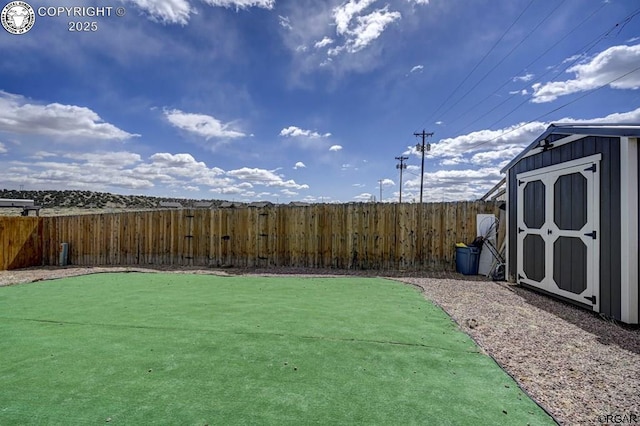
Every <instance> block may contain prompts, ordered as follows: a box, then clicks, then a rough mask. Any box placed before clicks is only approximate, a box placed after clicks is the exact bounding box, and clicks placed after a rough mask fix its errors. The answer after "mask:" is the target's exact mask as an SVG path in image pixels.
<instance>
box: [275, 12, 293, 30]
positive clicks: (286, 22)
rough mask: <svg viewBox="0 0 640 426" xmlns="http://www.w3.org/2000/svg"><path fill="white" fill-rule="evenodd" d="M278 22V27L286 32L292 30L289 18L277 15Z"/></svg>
mask: <svg viewBox="0 0 640 426" xmlns="http://www.w3.org/2000/svg"><path fill="white" fill-rule="evenodd" d="M278 22H279V23H280V26H281V27H282V28H286V29H288V30H292V29H293V27H292V26H291V22H290V21H289V17H288V16H282V15H278Z"/></svg>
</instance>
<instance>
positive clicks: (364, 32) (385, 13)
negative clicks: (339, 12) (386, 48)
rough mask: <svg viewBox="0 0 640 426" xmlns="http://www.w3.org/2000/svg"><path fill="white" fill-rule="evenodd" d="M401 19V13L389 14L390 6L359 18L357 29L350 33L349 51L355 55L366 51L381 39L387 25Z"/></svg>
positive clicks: (357, 19)
mask: <svg viewBox="0 0 640 426" xmlns="http://www.w3.org/2000/svg"><path fill="white" fill-rule="evenodd" d="M401 17H402V15H401V14H400V12H389V6H385V7H383V8H382V9H378V10H375V11H374V12H372V13H370V14H368V15H365V16H358V17H357V18H356V21H357V24H356V26H355V28H354V29H353V30H351V31H349V35H350V36H351V37H350V38H349V39H348V40H347V44H346V46H347V50H348V51H349V52H352V53H354V52H358V51H360V50H362V49H364V48H365V47H367V46H368V45H369V44H370V43H371V42H372V41H374V40H375V39H377V38H378V37H380V35H381V34H382V32H383V31H384V30H385V28H386V27H387V25H389V24H391V23H392V22H394V21H396V20H398V19H400V18H401Z"/></svg>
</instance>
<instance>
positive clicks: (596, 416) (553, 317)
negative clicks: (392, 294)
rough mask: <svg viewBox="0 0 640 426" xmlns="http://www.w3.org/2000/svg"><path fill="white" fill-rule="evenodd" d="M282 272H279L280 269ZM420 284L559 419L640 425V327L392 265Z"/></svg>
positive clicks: (34, 277)
mask: <svg viewBox="0 0 640 426" xmlns="http://www.w3.org/2000/svg"><path fill="white" fill-rule="evenodd" d="M134 271H141V272H152V271H163V272H173V273H201V274H216V275H236V274H258V275H282V274H289V275H291V274H294V275H304V276H332V275H359V276H380V272H375V271H337V270H317V269H312V270H309V269H286V270H280V269H278V270H273V269H225V270H219V269H213V270H211V269H207V270H202V269H198V268H181V269H179V270H175V269H171V268H154V269H147V268H136V267H92V268H75V267H68V268H29V269H22V270H14V271H0V286H3V285H12V284H18V283H28V282H34V281H40V280H44V279H54V278H61V277H66V276H75V275H84V274H88V273H101V272H134ZM274 272H275V273H274ZM383 274H384V277H386V278H390V279H394V280H398V281H402V282H404V283H407V284H411V285H413V286H416V287H418V288H420V289H421V290H422V291H423V293H424V295H425V297H426V298H427V299H429V300H431V301H433V302H434V303H436V304H437V305H439V306H440V307H441V308H442V309H444V310H445V311H446V312H447V313H448V314H449V315H450V316H451V317H452V318H453V319H454V320H455V321H456V322H457V323H458V325H459V326H460V328H461V329H462V330H463V331H464V332H465V333H467V334H469V335H470V336H471V337H472V338H473V339H474V340H475V341H476V342H477V343H478V345H479V346H480V347H481V348H482V349H483V350H484V351H485V352H486V353H487V354H488V355H490V356H492V357H493V358H494V359H495V360H496V362H498V364H500V365H501V366H502V367H503V368H504V370H505V371H507V373H509V374H510V375H511V376H513V377H514V378H515V380H516V381H517V382H518V383H519V384H520V386H521V387H522V389H524V390H525V391H526V392H527V393H528V394H529V395H530V396H531V397H532V398H533V399H534V400H535V401H537V402H538V404H540V405H541V406H542V407H543V408H544V409H545V410H547V411H548V412H549V413H550V414H551V415H552V416H553V417H554V418H555V419H556V420H557V421H558V422H559V423H560V424H567V425H572V424H639V425H640V329H638V328H637V327H636V328H631V327H626V326H621V325H619V324H616V323H614V322H612V321H608V320H606V319H604V318H601V317H600V316H598V315H595V314H593V313H591V312H587V311H585V310H583V309H580V308H576V307H574V306H572V305H569V304H566V303H564V302H560V301H556V300H554V299H551V298H549V297H546V296H543V295H540V294H537V293H535V292H532V291H530V290H527V289H524V288H521V287H518V286H515V285H510V284H507V283H495V282H491V281H486V280H484V279H483V278H482V277H466V276H462V275H459V274H454V273H450V272H433V273H423V272H406V271H397V272H390V271H385V272H384V273H383Z"/></svg>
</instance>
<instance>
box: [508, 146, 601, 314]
mask: <svg viewBox="0 0 640 426" xmlns="http://www.w3.org/2000/svg"><path fill="white" fill-rule="evenodd" d="M599 169H600V155H594V156H591V157H587V158H583V159H579V160H574V161H569V162H567V163H563V164H558V165H555V166H550V167H545V168H542V169H537V170H534V171H531V172H526V173H521V174H519V175H517V176H516V178H517V183H518V206H517V212H518V221H517V223H518V227H517V232H518V247H517V250H518V282H519V283H523V284H527V285H530V286H533V287H537V288H540V289H542V290H545V291H548V292H550V293H554V294H557V295H559V296H562V297H565V298H567V299H571V300H575V301H576V302H580V303H585V304H588V305H591V306H593V309H594V310H595V311H599V303H600V300H599V243H598V241H599V240H598V238H599V235H598V234H599V223H600V215H599V205H600V203H599V192H598V190H599V187H600V184H599Z"/></svg>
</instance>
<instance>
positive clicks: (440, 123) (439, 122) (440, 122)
mask: <svg viewBox="0 0 640 426" xmlns="http://www.w3.org/2000/svg"><path fill="white" fill-rule="evenodd" d="M436 124H437V125H438V126H442V125H443V124H444V121H436Z"/></svg>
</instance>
